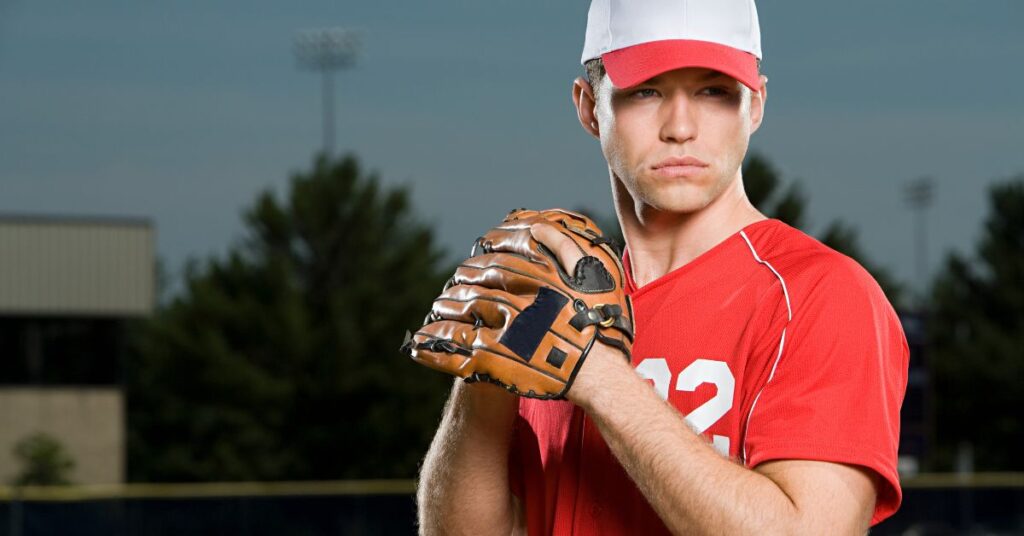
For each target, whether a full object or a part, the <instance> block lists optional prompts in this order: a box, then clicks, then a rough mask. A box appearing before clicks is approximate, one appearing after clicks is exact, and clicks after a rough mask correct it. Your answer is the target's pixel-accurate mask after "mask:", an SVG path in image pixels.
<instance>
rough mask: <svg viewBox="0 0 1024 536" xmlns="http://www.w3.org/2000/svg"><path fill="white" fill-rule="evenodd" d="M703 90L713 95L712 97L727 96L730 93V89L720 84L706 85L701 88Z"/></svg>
mask: <svg viewBox="0 0 1024 536" xmlns="http://www.w3.org/2000/svg"><path fill="white" fill-rule="evenodd" d="M701 92H702V93H706V94H708V95H711V96H712V97H727V96H728V95H729V90H727V89H725V88H724V87H718V86H714V87H706V88H704V89H703V90H701Z"/></svg>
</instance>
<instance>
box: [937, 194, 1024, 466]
mask: <svg viewBox="0 0 1024 536" xmlns="http://www.w3.org/2000/svg"><path fill="white" fill-rule="evenodd" d="M989 206H990V209H989V210H990V213H989V215H988V218H987V220H986V222H985V227H984V233H983V236H982V237H981V240H980V241H979V243H978V246H977V251H976V253H975V255H974V258H965V257H964V256H962V255H959V254H956V253H953V254H950V255H949V256H948V257H947V259H946V261H945V264H944V266H943V268H942V269H941V271H940V273H939V274H938V276H937V277H936V279H935V282H934V286H933V289H932V294H931V295H932V307H931V315H930V318H929V322H928V342H929V348H930V354H929V358H930V362H931V369H932V373H933V375H934V382H935V397H934V399H935V411H936V416H937V419H936V423H935V429H936V443H937V444H936V449H935V459H934V460H933V463H934V464H935V465H936V466H937V467H939V468H945V469H949V468H951V467H952V460H953V458H954V456H955V452H956V450H957V449H958V447H959V446H960V445H961V444H964V443H970V444H972V445H973V449H974V455H975V468H976V469H978V470H983V471H984V470H1013V471H1020V470H1022V469H1024V461H1022V458H1021V456H1020V454H1019V453H1018V452H1017V449H1018V448H1019V447H1020V445H1021V440H1022V439H1024V427H1022V426H1021V419H1020V413H1021V409H1020V408H1021V407H1022V405H1024V389H1022V388H1021V386H1022V382H1024V175H1021V176H1018V177H1016V178H1014V179H1011V180H1009V181H1006V182H1005V183H1002V184H998V185H996V186H994V187H992V189H991V190H990V192H989Z"/></svg>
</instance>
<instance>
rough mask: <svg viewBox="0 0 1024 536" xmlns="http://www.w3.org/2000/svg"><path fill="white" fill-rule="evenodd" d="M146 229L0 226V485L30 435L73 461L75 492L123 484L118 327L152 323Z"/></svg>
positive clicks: (151, 239)
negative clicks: (50, 441) (40, 436)
mask: <svg viewBox="0 0 1024 536" xmlns="http://www.w3.org/2000/svg"><path fill="white" fill-rule="evenodd" d="M154 234H155V233H154V230H153V226H152V224H151V223H150V222H149V221H147V220H141V219H124V218H71V217H37V216H3V215H0V484H8V483H10V482H11V481H12V480H13V479H14V478H15V476H16V475H17V474H18V473H19V472H20V471H21V470H22V468H21V467H20V465H19V463H18V461H17V459H16V458H15V456H14V455H13V448H14V446H15V445H16V444H17V443H18V442H19V441H21V440H23V439H25V438H26V437H29V436H31V435H33V434H37V433H45V434H48V435H50V436H52V437H53V438H55V439H57V440H58V441H59V442H60V443H61V444H62V445H63V447H64V449H65V450H66V452H68V453H69V454H70V456H71V458H72V459H73V460H74V461H75V468H74V469H73V470H72V472H71V474H70V477H71V480H72V481H73V482H75V483H81V484H94V483H117V482H123V481H124V478H125V404H124V393H123V391H122V389H121V383H122V382H121V374H122V363H123V361H124V359H125V351H126V344H127V334H128V326H129V324H130V323H131V322H132V321H135V320H138V319H140V318H144V317H146V316H148V315H150V314H151V313H152V311H153V307H154V303H155V299H156V298H155V296H156V289H155V263H154V255H155V253H154V250H155V236H154Z"/></svg>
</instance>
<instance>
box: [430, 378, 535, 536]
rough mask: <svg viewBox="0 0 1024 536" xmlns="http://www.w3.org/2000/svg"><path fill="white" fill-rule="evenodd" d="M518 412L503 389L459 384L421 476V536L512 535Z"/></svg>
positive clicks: (456, 386) (447, 406)
mask: <svg viewBox="0 0 1024 536" xmlns="http://www.w3.org/2000/svg"><path fill="white" fill-rule="evenodd" d="M516 408H517V401H516V399H515V398H514V397H513V396H512V395H510V394H508V393H506V392H504V391H502V390H501V389H500V388H498V387H495V386H493V385H486V384H473V385H468V384H466V383H464V382H462V381H461V380H457V381H456V383H455V386H454V387H453V389H452V394H451V396H450V397H449V399H448V403H447V405H446V407H445V411H444V417H443V418H442V420H441V425H440V426H439V427H438V430H437V433H436V434H435V436H434V440H433V442H432V443H431V445H430V450H429V451H428V452H427V455H426V458H425V459H424V461H423V468H422V470H421V472H420V480H419V485H418V488H417V492H416V498H417V503H418V506H419V522H420V533H421V534H482V533H493V534H500V533H505V534H508V533H510V532H511V530H512V526H513V525H514V522H515V517H514V516H515V511H514V509H513V508H512V495H511V493H510V491H509V484H508V449H509V443H510V441H511V434H512V423H513V421H514V419H515V416H516ZM505 527H508V529H507V530H506V529H505Z"/></svg>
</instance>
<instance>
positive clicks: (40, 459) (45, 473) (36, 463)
mask: <svg viewBox="0 0 1024 536" xmlns="http://www.w3.org/2000/svg"><path fill="white" fill-rule="evenodd" d="M13 454H14V458H15V459H16V460H17V461H18V464H19V465H20V466H21V470H20V471H19V472H18V476H16V477H15V478H14V482H13V483H14V485H16V486H58V485H67V484H70V483H71V480H70V478H69V477H68V474H69V473H70V472H71V471H72V470H73V469H74V468H75V460H73V459H72V458H71V455H70V454H68V453H67V451H65V450H64V445H62V444H61V442H60V441H58V440H57V439H56V438H55V437H53V436H51V435H49V434H45V433H42V432H39V433H35V434H32V435H30V436H28V437H26V438H24V439H22V440H21V441H18V442H17V443H16V444H15V445H14V450H13Z"/></svg>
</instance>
